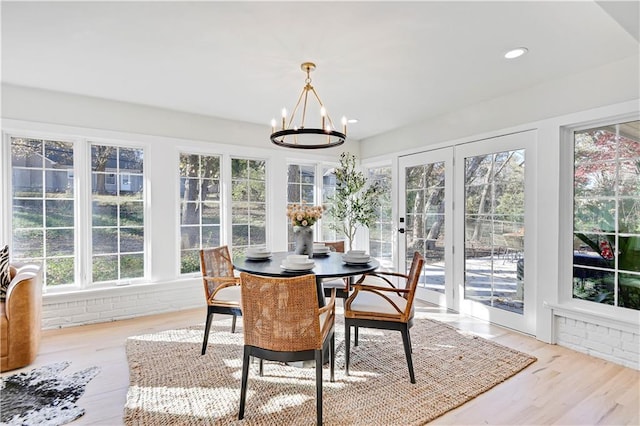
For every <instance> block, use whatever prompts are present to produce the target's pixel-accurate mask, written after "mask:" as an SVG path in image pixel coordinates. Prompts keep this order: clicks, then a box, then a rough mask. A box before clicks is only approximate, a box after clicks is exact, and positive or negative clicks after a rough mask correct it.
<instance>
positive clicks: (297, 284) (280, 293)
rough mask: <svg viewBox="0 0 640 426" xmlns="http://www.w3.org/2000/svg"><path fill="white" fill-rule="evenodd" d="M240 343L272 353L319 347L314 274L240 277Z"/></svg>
mask: <svg viewBox="0 0 640 426" xmlns="http://www.w3.org/2000/svg"><path fill="white" fill-rule="evenodd" d="M240 282H241V285H240V287H241V294H242V315H243V321H244V327H243V329H244V343H245V345H250V346H255V347H258V348H262V349H268V350H272V351H283V352H284V351H287V352H295V351H306V350H313V349H321V348H322V334H321V332H320V318H319V313H318V309H319V307H318V295H317V290H316V278H315V276H314V275H303V276H300V277H293V278H281V277H262V276H257V275H252V274H248V273H245V272H243V273H241V274H240Z"/></svg>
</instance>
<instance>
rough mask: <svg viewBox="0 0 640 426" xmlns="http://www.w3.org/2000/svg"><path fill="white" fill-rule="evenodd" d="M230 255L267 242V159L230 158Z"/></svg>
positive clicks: (235, 254)
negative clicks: (231, 251)
mask: <svg viewBox="0 0 640 426" xmlns="http://www.w3.org/2000/svg"><path fill="white" fill-rule="evenodd" d="M231 199H232V202H231V245H232V247H233V248H232V250H233V253H232V256H234V257H235V256H238V255H241V254H242V253H244V250H245V249H246V248H247V247H249V246H252V245H264V244H266V243H267V241H266V239H267V236H266V235H267V233H266V219H267V202H266V200H267V182H266V161H264V160H248V159H242V158H232V159H231Z"/></svg>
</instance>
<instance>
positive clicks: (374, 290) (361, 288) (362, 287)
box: [344, 284, 411, 314]
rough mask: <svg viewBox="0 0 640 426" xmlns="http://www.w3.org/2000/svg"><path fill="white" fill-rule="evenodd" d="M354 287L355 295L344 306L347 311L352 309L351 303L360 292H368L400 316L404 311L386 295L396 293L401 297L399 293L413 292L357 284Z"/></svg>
mask: <svg viewBox="0 0 640 426" xmlns="http://www.w3.org/2000/svg"><path fill="white" fill-rule="evenodd" d="M353 287H354V291H353V293H352V294H351V296H349V298H348V299H347V300H346V302H345V306H344V309H345V311H348V310H350V309H351V302H352V301H353V299H355V297H356V295H357V294H358V293H359V292H361V291H366V292H369V293H373V294H375V295H377V296H379V297H380V298H381V299H383V300H384V301H385V302H387V303H389V304H390V305H391V306H392V307H393V309H394V310H395V311H396V312H397V313H398V314H403V313H404V310H402V309H400V307H399V306H398V305H397V304H396V303H395V302H394V301H393V300H391V299H390V298H389V297H388V296H387V295H386V294H384V293H394V294H398V295H399V296H401V294H399V293H409V292H410V291H411V290H408V289H404V288H388V287H377V286H371V285H362V284H356V285H354V286H353ZM405 309H406V308H405Z"/></svg>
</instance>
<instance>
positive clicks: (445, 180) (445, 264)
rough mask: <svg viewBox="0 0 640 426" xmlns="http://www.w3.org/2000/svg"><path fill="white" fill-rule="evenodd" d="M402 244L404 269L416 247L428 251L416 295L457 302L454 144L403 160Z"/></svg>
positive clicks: (425, 298)
mask: <svg viewBox="0 0 640 426" xmlns="http://www.w3.org/2000/svg"><path fill="white" fill-rule="evenodd" d="M399 166H400V167H399V174H398V176H399V188H400V191H401V195H400V197H398V200H399V206H398V208H399V218H400V219H399V221H400V223H399V224H398V230H399V232H400V233H399V237H398V247H399V250H400V251H399V253H400V256H398V259H400V269H403V270H404V271H408V270H409V268H410V266H411V265H410V263H411V259H412V257H413V252H415V251H418V252H420V253H421V254H422V255H423V256H424V257H425V264H424V267H423V271H422V275H421V277H420V283H419V284H418V293H417V297H418V298H419V299H422V300H426V301H429V302H431V303H435V304H438V305H442V306H450V305H451V304H452V303H453V300H454V299H453V288H454V287H453V282H452V280H453V274H452V273H453V269H452V265H453V262H452V261H453V249H452V248H453V233H452V229H453V220H452V219H453V216H452V200H453V197H452V194H453V193H452V182H453V168H452V166H453V148H446V149H439V150H434V151H428V152H423V153H419V154H413V155H409V156H406V157H401V158H400V161H399Z"/></svg>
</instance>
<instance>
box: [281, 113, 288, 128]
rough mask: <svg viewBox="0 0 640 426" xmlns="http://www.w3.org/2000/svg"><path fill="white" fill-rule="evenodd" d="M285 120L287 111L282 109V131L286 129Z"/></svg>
mask: <svg viewBox="0 0 640 426" xmlns="http://www.w3.org/2000/svg"><path fill="white" fill-rule="evenodd" d="M286 119H287V109H286V108H282V130H284V129H285V128H286V125H285V120H286Z"/></svg>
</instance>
